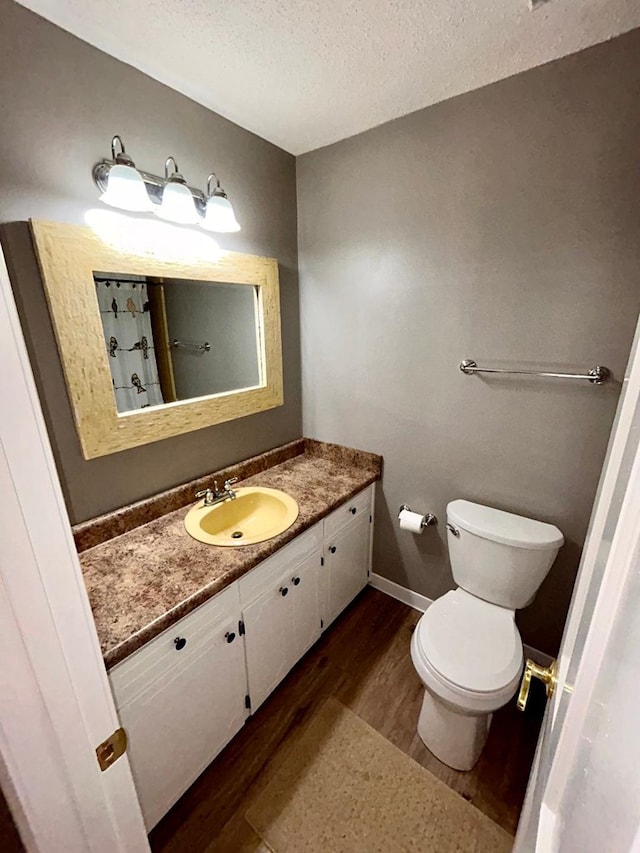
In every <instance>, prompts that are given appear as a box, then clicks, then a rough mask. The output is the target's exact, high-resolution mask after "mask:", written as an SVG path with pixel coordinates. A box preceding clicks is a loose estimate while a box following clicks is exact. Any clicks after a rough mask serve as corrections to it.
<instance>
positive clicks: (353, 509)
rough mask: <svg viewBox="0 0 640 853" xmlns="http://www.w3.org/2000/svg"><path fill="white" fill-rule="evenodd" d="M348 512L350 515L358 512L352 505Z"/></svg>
mask: <svg viewBox="0 0 640 853" xmlns="http://www.w3.org/2000/svg"><path fill="white" fill-rule="evenodd" d="M349 512H350V513H351V515H355V514H356V513H357V512H358V510H357V509H356V508H355V507H354V506H352V507H351V509H350V510H349Z"/></svg>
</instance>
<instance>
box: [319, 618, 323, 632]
mask: <svg viewBox="0 0 640 853" xmlns="http://www.w3.org/2000/svg"><path fill="white" fill-rule="evenodd" d="M323 628H324V619H321V620H320V630H321V631H322V629H323Z"/></svg>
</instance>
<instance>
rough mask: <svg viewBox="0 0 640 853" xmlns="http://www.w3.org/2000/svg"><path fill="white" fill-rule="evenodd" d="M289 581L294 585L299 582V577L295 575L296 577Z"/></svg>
mask: <svg viewBox="0 0 640 853" xmlns="http://www.w3.org/2000/svg"><path fill="white" fill-rule="evenodd" d="M291 583H292V584H293V585H294V586H298V584H299V583H300V578H297V577H296V578H291Z"/></svg>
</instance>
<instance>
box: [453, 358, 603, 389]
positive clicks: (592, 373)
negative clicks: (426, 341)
mask: <svg viewBox="0 0 640 853" xmlns="http://www.w3.org/2000/svg"><path fill="white" fill-rule="evenodd" d="M460 370H461V371H462V372H463V373H466V374H467V375H471V374H472V373H510V374H514V375H517V376H550V377H551V378H553V379H582V380H586V381H587V382H591V384H592V385H602V384H603V383H604V382H606V381H607V380H608V379H609V377H610V376H611V373H610V371H609V370H608V368H606V367H602V365H600V364H598V365H596V366H595V367H592V368H591V370H589V372H588V373H555V372H552V371H547V370H508V369H507V368H504V367H478V365H477V364H476V362H475V361H474V360H473V359H472V358H465V360H464V361H461V362H460Z"/></svg>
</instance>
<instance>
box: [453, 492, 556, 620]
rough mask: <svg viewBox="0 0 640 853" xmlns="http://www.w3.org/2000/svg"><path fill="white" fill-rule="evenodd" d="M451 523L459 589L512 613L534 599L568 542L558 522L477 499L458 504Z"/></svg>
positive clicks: (454, 570)
mask: <svg viewBox="0 0 640 853" xmlns="http://www.w3.org/2000/svg"><path fill="white" fill-rule="evenodd" d="M447 522H448V523H447V539H448V543H449V556H450V558H451V569H452V572H453V577H454V580H455V582H456V583H457V585H458V586H459V587H462V589H465V590H467V592H470V593H471V594H472V595H475V596H477V597H478V598H483V599H484V600H485V601H490V602H491V603H492V604H499V605H500V606H501V607H508V608H509V609H510V610H517V609H519V608H521V607H526V606H527V605H528V604H530V603H531V602H532V601H533V598H534V596H535V594H536V592H537V591H538V589H539V587H540V584H541V583H542V581H543V580H544V579H545V578H546V576H547V574H548V572H549V569H550V568H551V566H552V565H553V561H554V560H555V558H556V555H557V553H558V551H559V550H560V547H561V546H562V544H563V542H564V537H563V535H562V533H561V532H560V531H559V530H558V528H557V527H555V525H553V524H546V523H544V522H542V521H534V520H533V519H532V518H524V517H523V516H521V515H514V514H513V513H511V512H504V511H503V510H500V509H493V508H492V507H488V506H483V505H482V504H476V503H472V502H471V501H464V500H456V501H452V502H451V503H450V504H449V505H448V506H447Z"/></svg>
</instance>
